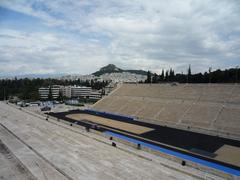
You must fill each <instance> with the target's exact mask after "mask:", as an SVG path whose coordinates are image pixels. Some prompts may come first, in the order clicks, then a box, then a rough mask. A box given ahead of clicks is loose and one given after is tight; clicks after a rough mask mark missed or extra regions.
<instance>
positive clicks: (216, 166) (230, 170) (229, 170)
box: [104, 131, 240, 176]
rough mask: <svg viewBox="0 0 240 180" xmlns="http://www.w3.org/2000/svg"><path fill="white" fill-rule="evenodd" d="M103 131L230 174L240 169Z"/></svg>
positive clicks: (238, 172)
mask: <svg viewBox="0 0 240 180" xmlns="http://www.w3.org/2000/svg"><path fill="white" fill-rule="evenodd" d="M104 133H105V134H107V135H110V136H113V137H117V138H119V139H123V140H126V141H128V142H131V143H134V144H141V146H145V147H148V148H150V149H153V150H156V151H159V152H162V153H165V154H169V155H172V156H175V157H178V158H181V159H185V160H188V161H192V162H194V163H198V164H201V165H204V166H207V167H211V168H214V169H217V170H220V171H223V172H225V173H228V174H231V175H235V176H240V171H239V170H236V169H233V168H230V167H226V166H224V165H220V164H217V163H214V162H209V161H207V160H203V159H199V158H196V157H193V156H190V155H186V154H183V153H180V152H176V151H173V150H169V149H166V148H162V147H159V146H156V145H153V144H150V143H145V142H143V141H139V140H137V139H133V138H130V137H127V136H124V135H121V134H118V133H114V132H110V131H105V132H104Z"/></svg>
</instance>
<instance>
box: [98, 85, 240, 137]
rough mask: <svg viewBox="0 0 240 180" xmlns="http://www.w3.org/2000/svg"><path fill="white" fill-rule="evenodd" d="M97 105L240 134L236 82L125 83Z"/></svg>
mask: <svg viewBox="0 0 240 180" xmlns="http://www.w3.org/2000/svg"><path fill="white" fill-rule="evenodd" d="M94 109H96V110H98V111H105V112H112V113H118V114H122V115H128V116H135V117H137V118H138V119H139V120H142V121H151V122H156V123H160V122H161V123H162V124H166V125H169V124H170V125H176V126H179V127H187V128H191V129H192V128H197V129H204V130H208V131H212V132H215V133H216V132H217V135H221V132H223V133H226V134H234V135H237V136H239V137H240V85H235V84H177V85H172V84H151V85H150V84H123V85H122V86H121V87H120V88H118V89H117V90H116V91H114V92H113V93H112V94H111V95H110V96H108V97H106V98H104V99H102V100H101V101H99V102H98V103H96V104H95V105H94Z"/></svg>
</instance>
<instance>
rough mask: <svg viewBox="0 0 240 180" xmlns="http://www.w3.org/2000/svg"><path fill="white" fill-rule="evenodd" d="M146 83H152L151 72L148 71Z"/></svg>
mask: <svg viewBox="0 0 240 180" xmlns="http://www.w3.org/2000/svg"><path fill="white" fill-rule="evenodd" d="M146 83H152V74H151V72H150V71H148V72H147V80H146Z"/></svg>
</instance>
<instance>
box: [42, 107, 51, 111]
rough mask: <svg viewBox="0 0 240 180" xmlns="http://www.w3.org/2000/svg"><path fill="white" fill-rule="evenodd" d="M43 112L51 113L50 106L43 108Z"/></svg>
mask: <svg viewBox="0 0 240 180" xmlns="http://www.w3.org/2000/svg"><path fill="white" fill-rule="evenodd" d="M41 111H51V108H50V107H48V106H45V107H43V108H41Z"/></svg>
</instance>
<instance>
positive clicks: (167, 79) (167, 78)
mask: <svg viewBox="0 0 240 180" xmlns="http://www.w3.org/2000/svg"><path fill="white" fill-rule="evenodd" d="M165 79H166V81H167V82H168V81H169V74H168V70H167V71H166V76H165Z"/></svg>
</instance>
